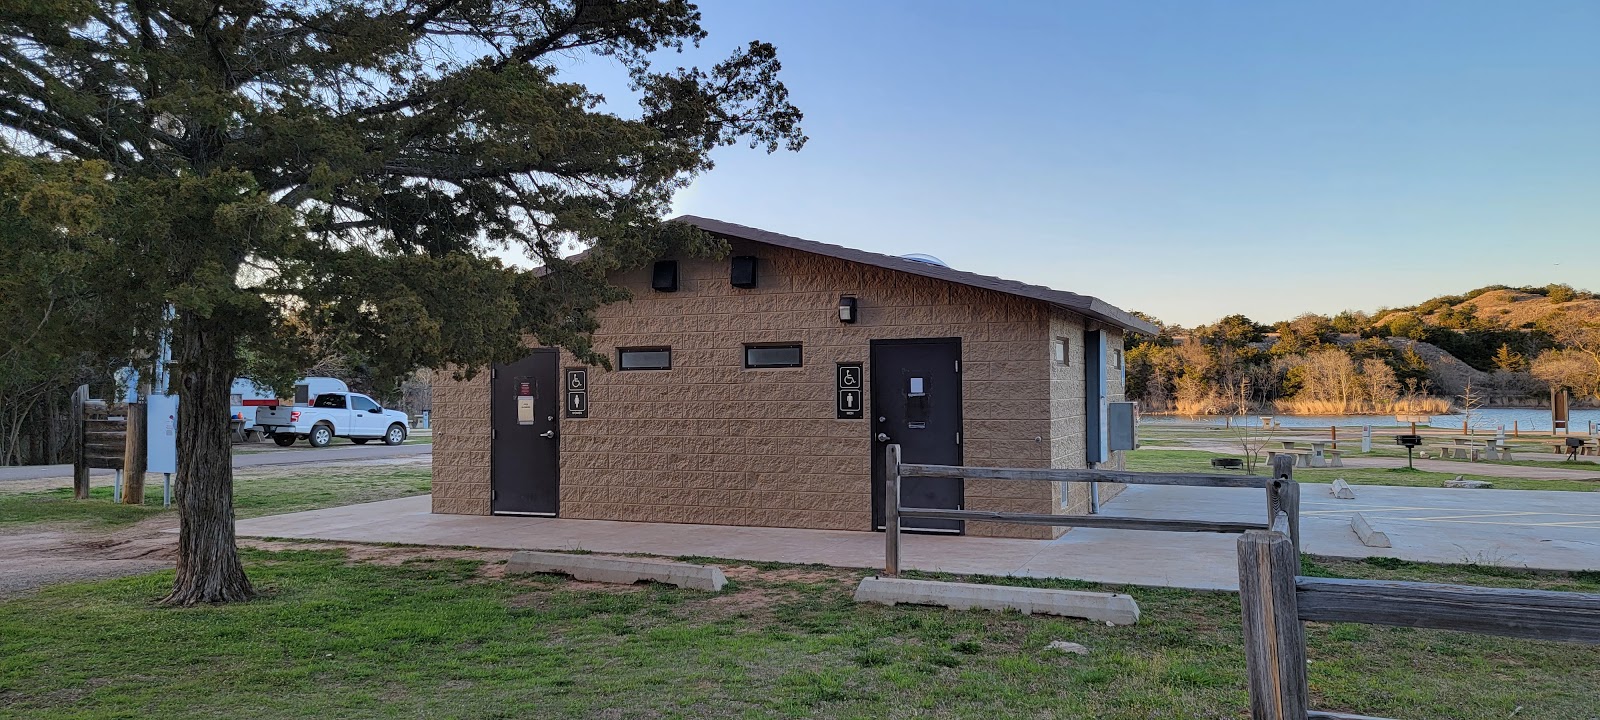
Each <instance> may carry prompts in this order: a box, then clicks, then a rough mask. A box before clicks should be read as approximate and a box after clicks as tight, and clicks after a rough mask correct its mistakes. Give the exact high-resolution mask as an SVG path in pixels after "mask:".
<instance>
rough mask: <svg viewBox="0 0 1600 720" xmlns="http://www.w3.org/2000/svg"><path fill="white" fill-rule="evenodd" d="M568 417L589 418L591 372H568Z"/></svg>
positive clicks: (577, 370) (575, 370) (581, 370)
mask: <svg viewBox="0 0 1600 720" xmlns="http://www.w3.org/2000/svg"><path fill="white" fill-rule="evenodd" d="M567 417H569V418H586V417H589V371H588V370H583V369H573V370H568V371H567Z"/></svg>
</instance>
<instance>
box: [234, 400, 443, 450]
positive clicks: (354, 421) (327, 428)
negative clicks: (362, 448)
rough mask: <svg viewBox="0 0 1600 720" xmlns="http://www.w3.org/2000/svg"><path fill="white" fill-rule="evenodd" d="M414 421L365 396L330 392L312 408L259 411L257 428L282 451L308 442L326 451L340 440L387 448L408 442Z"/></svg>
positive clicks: (289, 406) (265, 408)
mask: <svg viewBox="0 0 1600 720" xmlns="http://www.w3.org/2000/svg"><path fill="white" fill-rule="evenodd" d="M410 426H411V418H410V416H408V415H406V414H405V413H403V412H400V411H399V410H385V409H383V407H381V406H379V405H378V403H376V402H373V400H372V398H369V397H367V396H365V395H362V394H361V393H352V392H330V393H322V394H321V395H318V396H317V398H316V400H313V401H312V402H311V404H310V405H279V406H276V407H261V408H257V409H256V427H257V428H259V429H260V430H261V432H263V433H266V434H267V435H269V436H271V437H272V441H273V442H275V443H277V444H278V445H279V446H280V447H289V446H290V445H293V444H294V441H295V440H296V439H297V438H305V439H306V441H307V442H309V443H311V447H326V446H327V445H328V443H330V442H333V439H334V438H336V437H343V438H350V440H351V441H352V442H354V443H356V444H357V445H364V444H366V443H367V441H369V440H382V441H383V442H384V444H385V445H399V444H400V443H402V442H405V439H406V428H407V427H410Z"/></svg>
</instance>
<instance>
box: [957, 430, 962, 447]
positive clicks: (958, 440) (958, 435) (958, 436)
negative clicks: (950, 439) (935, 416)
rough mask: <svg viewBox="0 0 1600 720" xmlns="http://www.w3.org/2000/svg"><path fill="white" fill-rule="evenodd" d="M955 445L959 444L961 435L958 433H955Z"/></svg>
mask: <svg viewBox="0 0 1600 720" xmlns="http://www.w3.org/2000/svg"><path fill="white" fill-rule="evenodd" d="M956 444H957V445H960V444H961V433H959V432H958V433H956Z"/></svg>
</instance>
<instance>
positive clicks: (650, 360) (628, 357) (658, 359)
mask: <svg viewBox="0 0 1600 720" xmlns="http://www.w3.org/2000/svg"><path fill="white" fill-rule="evenodd" d="M617 369H618V370H671V369H672V348H626V349H621V350H618V351H617Z"/></svg>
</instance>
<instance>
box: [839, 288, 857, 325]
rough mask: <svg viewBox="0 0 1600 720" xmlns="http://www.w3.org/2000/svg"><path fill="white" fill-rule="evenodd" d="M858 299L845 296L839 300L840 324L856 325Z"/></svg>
mask: <svg viewBox="0 0 1600 720" xmlns="http://www.w3.org/2000/svg"><path fill="white" fill-rule="evenodd" d="M856 317H857V315H856V298H855V296H854V295H845V296H843V297H841V298H839V322H842V323H854V322H855V321H856Z"/></svg>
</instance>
